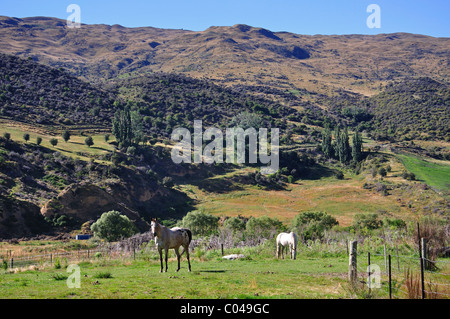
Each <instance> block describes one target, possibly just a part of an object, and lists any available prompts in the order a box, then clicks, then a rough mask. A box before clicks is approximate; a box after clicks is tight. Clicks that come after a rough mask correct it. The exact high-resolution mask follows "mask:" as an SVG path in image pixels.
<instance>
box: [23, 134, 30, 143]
mask: <svg viewBox="0 0 450 319" xmlns="http://www.w3.org/2000/svg"><path fill="white" fill-rule="evenodd" d="M23 139H24V140H25V142H28V141H29V140H30V134H28V133H25V134H23Z"/></svg>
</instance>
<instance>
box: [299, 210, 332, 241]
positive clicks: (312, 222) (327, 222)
mask: <svg viewBox="0 0 450 319" xmlns="http://www.w3.org/2000/svg"><path fill="white" fill-rule="evenodd" d="M338 224H339V223H338V221H337V220H336V218H334V217H333V216H330V215H328V214H327V213H325V212H303V213H300V214H298V215H296V216H295V217H294V219H293V221H292V229H293V230H295V231H297V232H298V233H299V234H301V235H302V236H303V238H304V239H305V240H309V239H316V238H319V239H320V238H322V237H323V235H324V232H325V230H328V229H331V228H332V227H333V226H335V225H338Z"/></svg>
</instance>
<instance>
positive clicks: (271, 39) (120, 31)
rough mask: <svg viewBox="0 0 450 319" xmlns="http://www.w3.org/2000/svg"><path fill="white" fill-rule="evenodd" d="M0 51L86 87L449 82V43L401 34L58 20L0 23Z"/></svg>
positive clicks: (324, 89) (315, 88)
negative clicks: (84, 81)
mask: <svg viewBox="0 0 450 319" xmlns="http://www.w3.org/2000/svg"><path fill="white" fill-rule="evenodd" d="M0 48H1V49H0V51H1V52H3V53H9V54H15V55H18V56H21V57H32V58H33V59H35V60H38V61H40V62H42V63H45V64H49V65H52V66H58V67H59V66H61V67H65V68H67V69H69V70H71V71H72V72H73V73H74V74H76V75H78V76H83V77H86V78H88V79H90V80H96V79H98V78H108V77H115V76H117V75H123V76H126V75H127V74H128V73H129V72H134V71H138V72H139V73H141V72H147V71H163V72H179V73H184V74H186V75H189V76H193V77H208V78H211V79H215V80H216V81H219V82H222V83H225V84H227V85H234V84H247V85H268V86H271V87H277V88H282V89H290V90H292V89H294V90H295V89H298V88H305V89H307V90H308V91H311V92H319V93H325V94H330V93H331V92H334V91H336V90H339V89H345V90H348V91H352V92H357V93H362V94H365V95H372V94H373V93H375V92H377V91H378V89H379V86H380V84H383V83H384V82H385V81H388V80H391V79H398V78H401V77H406V76H408V77H414V76H428V77H430V78H432V79H435V80H438V81H442V82H448V80H449V75H450V71H449V70H450V68H449V64H450V55H449V54H448V53H449V51H450V39H449V38H434V37H429V36H423V35H415V34H406V33H395V34H379V35H298V34H293V33H288V32H271V31H269V30H266V29H262V28H255V27H251V26H247V25H234V26H232V27H210V28H208V29H207V30H205V31H201V32H193V31H187V30H166V29H158V28H153V27H140V28H125V27H122V26H120V25H113V26H109V25H85V24H83V25H82V26H81V28H79V29H69V28H67V26H66V22H65V20H60V19H55V18H47V17H32V18H23V19H18V18H10V17H0Z"/></svg>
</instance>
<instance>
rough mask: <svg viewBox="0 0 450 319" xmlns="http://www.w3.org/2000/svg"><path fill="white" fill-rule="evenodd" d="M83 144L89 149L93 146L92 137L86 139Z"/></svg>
mask: <svg viewBox="0 0 450 319" xmlns="http://www.w3.org/2000/svg"><path fill="white" fill-rule="evenodd" d="M84 143H85V144H86V145H87V146H89V147H91V146H92V145H94V140H93V139H92V136H88V137H86V139H85V140H84Z"/></svg>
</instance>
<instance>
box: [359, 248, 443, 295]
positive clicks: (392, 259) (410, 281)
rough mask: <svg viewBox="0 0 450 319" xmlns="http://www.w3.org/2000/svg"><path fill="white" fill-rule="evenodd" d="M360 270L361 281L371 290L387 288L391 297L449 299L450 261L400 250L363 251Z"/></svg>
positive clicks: (360, 255) (360, 257) (360, 254)
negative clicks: (403, 253) (400, 251)
mask: <svg viewBox="0 0 450 319" xmlns="http://www.w3.org/2000/svg"><path fill="white" fill-rule="evenodd" d="M369 265H370V268H369ZM357 271H358V280H359V281H360V282H361V283H365V284H366V288H367V289H368V290H369V291H370V289H374V288H386V289H389V295H390V297H391V298H408V299H420V298H423V299H425V298H426V299H441V298H444V299H448V298H450V261H449V260H443V259H437V260H430V259H428V258H425V257H421V256H414V255H412V256H404V255H399V254H398V252H397V253H393V254H390V253H389V252H386V253H384V254H379V253H370V252H360V253H358V262H357ZM377 280H378V282H377ZM377 283H381V286H380V285H377Z"/></svg>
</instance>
